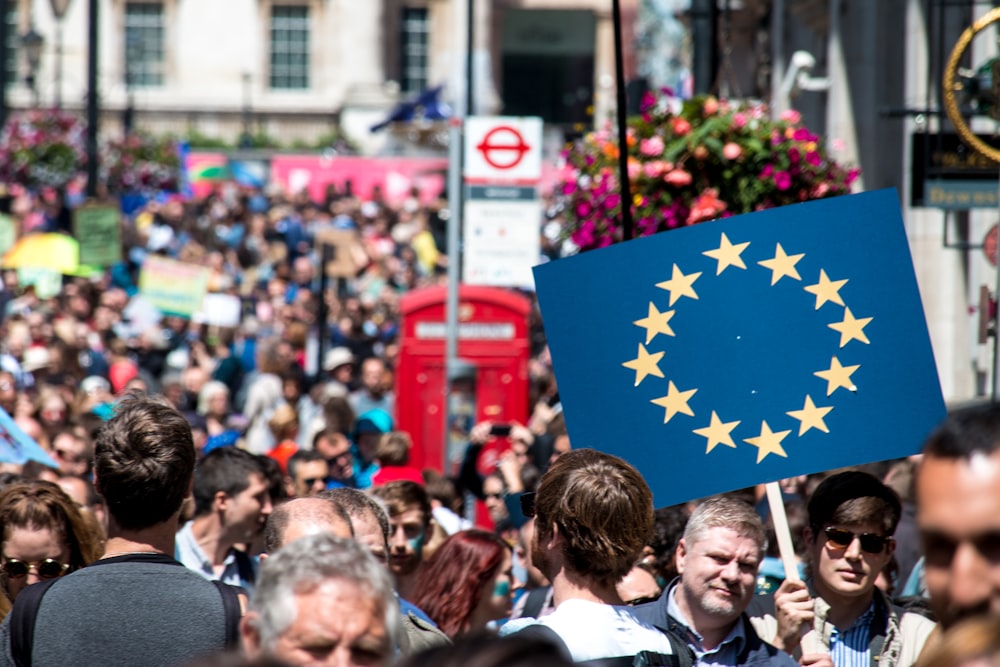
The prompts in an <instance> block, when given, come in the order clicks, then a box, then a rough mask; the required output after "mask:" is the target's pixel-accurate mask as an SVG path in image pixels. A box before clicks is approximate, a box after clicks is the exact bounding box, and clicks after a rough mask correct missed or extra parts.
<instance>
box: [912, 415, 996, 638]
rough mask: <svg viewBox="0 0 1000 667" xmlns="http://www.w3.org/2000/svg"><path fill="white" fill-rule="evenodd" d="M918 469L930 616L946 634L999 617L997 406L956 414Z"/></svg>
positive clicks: (936, 434) (933, 440)
mask: <svg viewBox="0 0 1000 667" xmlns="http://www.w3.org/2000/svg"><path fill="white" fill-rule="evenodd" d="M923 454H924V455H923V458H922V460H921V462H920V465H919V466H918V468H917V478H916V501H917V526H918V528H919V530H920V535H921V539H922V541H923V545H924V581H925V583H926V586H927V592H928V593H929V594H930V604H931V609H932V610H933V611H934V614H935V616H936V617H937V619H938V622H940V623H941V625H942V626H944V627H945V628H949V627H951V626H953V625H954V624H955V623H957V622H958V621H960V620H962V619H964V618H968V617H971V616H978V615H983V614H990V615H993V616H996V615H1000V550H998V549H997V545H998V544H1000V406H998V405H997V404H995V403H991V404H987V405H981V406H976V407H972V408H966V409H963V410H956V411H955V412H953V413H952V414H951V415H949V416H948V418H947V419H946V420H945V421H944V423H943V424H941V426H939V427H938V428H937V430H936V431H935V432H934V433H932V434H931V436H930V438H929V439H928V440H927V443H926V444H925V446H924V452H923Z"/></svg>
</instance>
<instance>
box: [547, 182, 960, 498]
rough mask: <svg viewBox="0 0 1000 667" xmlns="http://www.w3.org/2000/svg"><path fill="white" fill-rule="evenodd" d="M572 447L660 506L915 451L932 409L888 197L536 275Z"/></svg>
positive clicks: (910, 280) (615, 253)
mask: <svg viewBox="0 0 1000 667" xmlns="http://www.w3.org/2000/svg"><path fill="white" fill-rule="evenodd" d="M534 271H535V285H536V288H537V291H538V299H539V305H540V307H541V311H542V317H543V319H544V323H545V331H546V335H547V338H548V341H549V346H550V348H551V352H552V359H553V365H554V369H555V374H556V380H557V381H558V383H559V394H560V397H561V398H562V402H563V409H564V411H565V415H566V424H567V427H568V429H569V434H570V439H571V441H572V443H573V447H593V448H595V449H600V450H603V451H606V452H610V453H613V454H617V455H619V456H621V457H622V458H624V459H626V460H628V461H629V462H630V463H632V464H633V465H635V466H636V467H637V468H638V469H639V470H640V471H641V472H642V473H643V475H644V476H645V478H646V480H647V481H648V482H649V485H650V487H651V488H652V489H653V493H654V496H655V498H656V504H657V506H663V505H670V504H674V503H678V502H682V501H686V500H690V499H693V498H700V497H704V496H708V495H712V494H714V493H720V492H723V491H729V490H733V489H737V488H742V487H746V486H750V485H753V484H758V483H762V482H769V481H774V480H778V479H783V478H785V477H792V476H795V475H800V474H806V473H811V472H817V471H821V470H829V469H833V468H839V467H843V466H849V465H857V464H861V463H867V462H871V461H879V460H885V459H891V458H897V457H902V456H907V455H910V454H914V453H916V452H918V451H919V450H920V447H921V445H922V443H923V440H924V438H925V437H926V436H927V434H928V433H929V432H930V430H931V429H932V428H933V427H934V426H935V425H936V424H937V423H938V422H939V421H940V420H941V419H943V418H944V415H945V407H944V401H943V399H942V396H941V388H940V384H939V381H938V375H937V369H936V367H935V364H934V357H933V354H932V352H931V346H930V338H929V336H928V333H927V326H926V323H925V320H924V313H923V308H922V306H921V302H920V295H919V293H918V291H917V284H916V279H915V276H914V273H913V266H912V264H911V260H910V251H909V246H908V244H907V240H906V234H905V231H904V228H903V221H902V215H901V212H900V209H899V202H898V199H897V197H896V194H895V192H894V191H892V190H881V191H878V192H871V193H865V194H859V195H852V196H847V197H838V198H833V199H824V200H820V201H814V202H807V203H804V204H798V205H795V206H786V207H781V208H775V209H770V210H766V211H761V212H758V213H751V214H748V215H743V216H738V217H732V218H728V219H725V220H720V221H716V222H710V223H703V224H700V225H695V226H692V227H685V228H682V229H677V230H674V231H670V232H667V233H661V234H656V235H654V236H650V237H646V238H642V239H638V240H635V241H631V242H628V243H621V244H617V245H614V246H611V247H609V248H605V249H602V250H598V251H593V252H588V253H584V254H581V255H578V256H575V257H570V258H566V259H561V260H559V261H556V262H551V263H549V264H544V265H541V266H538V267H535V269H534Z"/></svg>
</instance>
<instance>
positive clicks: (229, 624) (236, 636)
mask: <svg viewBox="0 0 1000 667" xmlns="http://www.w3.org/2000/svg"><path fill="white" fill-rule="evenodd" d="M212 583H213V584H215V587H216V588H217V589H218V591H219V595H220V596H221V597H222V608H223V609H224V610H225V614H226V648H227V649H236V648H239V645H240V619H241V618H242V617H243V609H242V607H241V605H240V597H239V591H242V590H243V589H242V588H237V587H236V586H230V585H229V584H224V583H222V582H221V581H214V580H213V581H212Z"/></svg>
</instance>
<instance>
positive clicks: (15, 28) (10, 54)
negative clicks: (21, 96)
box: [3, 2, 21, 88]
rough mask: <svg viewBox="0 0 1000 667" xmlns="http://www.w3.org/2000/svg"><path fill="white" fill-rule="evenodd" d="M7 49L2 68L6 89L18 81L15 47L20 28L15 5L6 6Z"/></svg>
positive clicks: (18, 38) (19, 38)
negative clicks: (4, 74) (5, 79)
mask: <svg viewBox="0 0 1000 667" xmlns="http://www.w3.org/2000/svg"><path fill="white" fill-rule="evenodd" d="M5 19H6V20H7V48H6V50H5V51H4V54H3V66H4V69H5V70H6V72H7V87H8V88H9V87H10V86H12V85H14V84H15V83H17V80H18V72H17V45H18V43H19V42H20V41H21V33H20V28H21V26H20V25H18V18H17V4H16V3H13V2H11V3H9V4H8V5H7V16H6V17H5Z"/></svg>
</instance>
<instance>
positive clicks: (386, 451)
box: [375, 431, 413, 466]
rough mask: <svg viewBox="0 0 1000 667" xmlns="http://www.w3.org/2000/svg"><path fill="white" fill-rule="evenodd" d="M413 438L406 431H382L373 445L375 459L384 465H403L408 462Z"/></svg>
mask: <svg viewBox="0 0 1000 667" xmlns="http://www.w3.org/2000/svg"><path fill="white" fill-rule="evenodd" d="M411 447H413V440H412V439H411V438H410V434H409V433H407V432H406V431H389V432H388V433H383V434H382V437H381V438H379V440H378V445H376V446H375V459H376V460H377V461H378V462H379V463H380V464H382V465H385V466H405V465H406V464H408V463H409V462H410V448H411Z"/></svg>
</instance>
